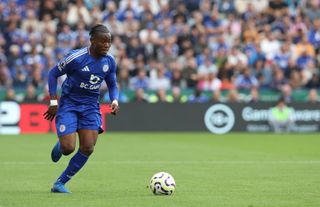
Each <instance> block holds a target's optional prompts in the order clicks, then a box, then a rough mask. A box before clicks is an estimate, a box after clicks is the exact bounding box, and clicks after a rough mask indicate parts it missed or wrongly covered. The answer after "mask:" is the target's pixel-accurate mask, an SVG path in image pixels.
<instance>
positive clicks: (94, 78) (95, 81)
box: [89, 74, 100, 84]
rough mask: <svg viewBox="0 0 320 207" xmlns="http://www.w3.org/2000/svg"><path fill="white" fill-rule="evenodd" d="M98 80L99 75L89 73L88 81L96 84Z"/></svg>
mask: <svg viewBox="0 0 320 207" xmlns="http://www.w3.org/2000/svg"><path fill="white" fill-rule="evenodd" d="M99 81H100V78H99V76H95V75H93V74H91V76H90V80H89V82H90V83H91V84H97V83H98V82H99Z"/></svg>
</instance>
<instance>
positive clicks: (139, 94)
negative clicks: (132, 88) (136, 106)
mask: <svg viewBox="0 0 320 207" xmlns="http://www.w3.org/2000/svg"><path fill="white" fill-rule="evenodd" d="M133 101H134V102H139V103H147V102H149V98H148V96H147V95H146V94H145V93H144V90H143V88H138V89H137V90H136V92H135V97H134V99H133Z"/></svg>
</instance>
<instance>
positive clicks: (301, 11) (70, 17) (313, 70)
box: [0, 0, 320, 103]
mask: <svg viewBox="0 0 320 207" xmlns="http://www.w3.org/2000/svg"><path fill="white" fill-rule="evenodd" d="M100 22H102V23H103V24H105V25H106V26H108V27H109V29H110V30H111V31H112V34H113V46H112V48H111V51H110V53H111V54H113V55H114V56H115V57H116V60H117V63H118V83H119V86H120V88H121V91H122V97H123V98H121V99H120V101H122V102H130V101H135V100H138V99H139V100H140V99H141V100H144V101H145V102H152V103H153V102H158V101H161V102H176V100H181V101H180V102H208V101H213V100H214V101H239V102H250V101H252V100H253V99H254V101H274V100H277V99H278V97H279V96H281V95H288V96H291V97H289V98H288V100H291V99H292V100H294V101H307V100H308V95H309V91H310V90H313V91H314V89H316V92H317V91H318V89H319V86H320V82H319V66H320V52H319V51H320V49H319V47H320V3H319V1H318V0H308V1H307V0H270V1H268V0H250V1H249V0H199V1H198V0H171V1H168V0H114V1H112V0H73V1H66V0H46V1H40V0H2V1H1V2H0V100H16V101H18V102H21V101H36V100H37V101H42V100H47V99H46V98H45V97H46V82H47V74H48V71H49V70H50V69H51V68H52V67H53V66H54V65H55V64H56V63H57V61H58V60H59V59H61V58H62V57H63V56H64V55H65V54H66V52H67V51H69V50H70V49H73V48H81V47H84V46H86V45H88V44H89V36H88V30H89V29H90V27H91V26H92V25H93V24H95V23H100ZM62 81H63V80H61V81H60V84H61V82H62ZM140 88H142V89H143V90H140ZM103 90H104V91H105V92H106V93H107V89H106V87H104V88H103ZM137 90H138V91H137ZM136 91H137V92H136ZM34 93H35V94H36V95H37V98H35V97H34V96H35V94H34ZM141 93H142V95H141V96H142V97H143V98H141V97H140V98H139V97H138V98H136V94H141ZM177 93H179V94H178V95H177ZM312 93H314V92H312ZM27 94H28V95H27ZM252 94H254V97H252ZM176 96H180V97H181V98H179V97H178V98H177V97H176ZM105 97H106V96H102V100H103V101H108V100H107V98H105ZM173 100H175V101H173Z"/></svg>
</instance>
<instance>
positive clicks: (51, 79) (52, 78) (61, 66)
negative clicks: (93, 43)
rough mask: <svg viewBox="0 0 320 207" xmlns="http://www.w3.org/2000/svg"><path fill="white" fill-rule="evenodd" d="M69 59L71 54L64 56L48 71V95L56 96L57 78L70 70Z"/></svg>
mask: <svg viewBox="0 0 320 207" xmlns="http://www.w3.org/2000/svg"><path fill="white" fill-rule="evenodd" d="M71 57H72V54H68V55H66V56H65V57H64V58H63V59H62V60H60V62H59V63H58V64H57V65H56V66H55V67H53V68H52V69H51V70H50V71H49V75H48V87H49V94H50V95H56V93H57V79H58V77H60V76H62V75H64V74H66V73H68V72H69V71H70V70H71V61H70V60H71Z"/></svg>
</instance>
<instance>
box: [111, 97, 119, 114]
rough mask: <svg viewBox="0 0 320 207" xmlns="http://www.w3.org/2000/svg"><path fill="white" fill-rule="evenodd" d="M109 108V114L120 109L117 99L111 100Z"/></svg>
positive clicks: (115, 112)
mask: <svg viewBox="0 0 320 207" xmlns="http://www.w3.org/2000/svg"><path fill="white" fill-rule="evenodd" d="M110 108H111V114H113V115H116V114H117V113H118V112H119V109H120V107H119V104H118V101H117V100H113V101H112V103H111V105H110Z"/></svg>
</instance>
